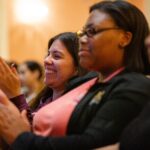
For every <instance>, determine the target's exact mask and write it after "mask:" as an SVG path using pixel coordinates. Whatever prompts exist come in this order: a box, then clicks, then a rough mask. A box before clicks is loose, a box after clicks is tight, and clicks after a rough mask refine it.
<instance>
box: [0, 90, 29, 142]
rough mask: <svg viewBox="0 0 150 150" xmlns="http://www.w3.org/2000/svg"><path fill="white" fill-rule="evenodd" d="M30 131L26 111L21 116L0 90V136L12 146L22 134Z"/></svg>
mask: <svg viewBox="0 0 150 150" xmlns="http://www.w3.org/2000/svg"><path fill="white" fill-rule="evenodd" d="M26 131H30V124H29V122H28V120H27V117H26V111H23V112H22V113H21V114H20V112H19V110H18V109H17V108H16V107H15V106H14V105H13V104H12V103H11V102H10V101H9V100H8V99H7V97H6V95H5V94H4V93H3V92H2V91H1V90H0V135H1V137H2V138H3V139H4V140H5V141H6V142H7V143H8V144H12V143H13V142H14V141H15V139H16V138H17V137H18V136H19V135H20V134H21V133H23V132H26Z"/></svg>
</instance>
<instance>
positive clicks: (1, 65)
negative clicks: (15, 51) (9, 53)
mask: <svg viewBox="0 0 150 150" xmlns="http://www.w3.org/2000/svg"><path fill="white" fill-rule="evenodd" d="M0 72H1V73H2V74H3V75H4V74H5V73H8V72H11V69H10V67H9V66H8V65H7V63H6V62H5V61H4V59H3V58H2V57H0Z"/></svg>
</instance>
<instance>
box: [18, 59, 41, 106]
mask: <svg viewBox="0 0 150 150" xmlns="http://www.w3.org/2000/svg"><path fill="white" fill-rule="evenodd" d="M18 72H19V77H20V81H21V86H22V88H21V89H22V93H23V94H25V97H26V101H27V103H28V104H29V106H30V107H31V108H32V107H33V106H34V103H35V98H36V96H37V95H38V94H39V92H40V91H41V90H42V88H43V86H44V85H43V67H42V65H41V64H39V63H38V62H37V61H34V60H28V61H25V62H23V63H21V64H20V65H19V66H18Z"/></svg>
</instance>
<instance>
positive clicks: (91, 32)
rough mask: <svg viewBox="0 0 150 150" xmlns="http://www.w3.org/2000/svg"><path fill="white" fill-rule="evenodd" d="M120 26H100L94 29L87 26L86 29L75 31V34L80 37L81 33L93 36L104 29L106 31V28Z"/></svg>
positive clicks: (116, 28) (112, 28) (114, 28)
mask: <svg viewBox="0 0 150 150" xmlns="http://www.w3.org/2000/svg"><path fill="white" fill-rule="evenodd" d="M119 29H120V28H118V27H111V28H102V29H99V30H95V29H94V28H87V29H83V30H79V31H78V32H77V35H78V36H79V37H82V36H83V35H86V36H87V37H93V36H95V35H96V34H98V33H101V32H104V31H108V30H119Z"/></svg>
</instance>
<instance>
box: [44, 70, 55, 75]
mask: <svg viewBox="0 0 150 150" xmlns="http://www.w3.org/2000/svg"><path fill="white" fill-rule="evenodd" d="M55 72H56V71H54V70H45V73H46V74H54V73H55Z"/></svg>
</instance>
